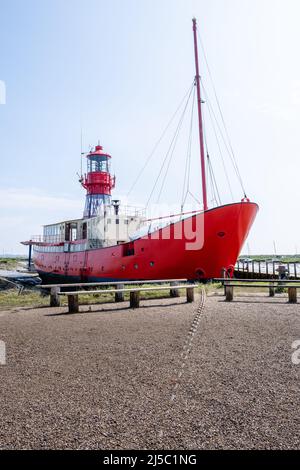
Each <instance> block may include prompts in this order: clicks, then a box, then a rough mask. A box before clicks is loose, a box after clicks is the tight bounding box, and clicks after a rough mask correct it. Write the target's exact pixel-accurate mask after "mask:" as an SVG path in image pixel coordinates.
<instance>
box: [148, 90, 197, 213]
mask: <svg viewBox="0 0 300 470" xmlns="http://www.w3.org/2000/svg"><path fill="white" fill-rule="evenodd" d="M193 85H194V83H193ZM192 91H193V87H192V88H191V89H190V93H189V96H188V98H187V101H186V104H185V106H184V109H183V112H182V114H181V117H180V119H179V123H178V125H177V128H176V130H175V134H174V136H173V138H172V141H171V144H170V146H169V148H168V151H167V153H166V156H165V158H164V160H163V163H162V165H161V167H160V170H159V173H158V176H157V178H156V180H155V183H154V185H153V187H152V190H151V193H150V196H149V198H148V201H147V204H146V208H147V207H148V205H149V203H150V200H151V198H152V195H153V193H154V190H155V188H156V186H157V184H158V181H159V178H160V176H161V174H162V171H163V169H164V167H165V164H166V162H167V160H168V158H169V155H170V158H169V163H168V166H167V169H166V172H165V176H164V178H163V182H162V186H161V189H160V192H159V197H158V200H157V202H159V198H160V195H161V192H162V189H163V186H164V183H165V179H166V176H167V173H168V169H169V167H170V163H171V160H172V156H173V153H174V150H175V147H176V143H177V139H178V135H179V132H180V129H181V126H182V122H183V119H184V116H185V112H186V109H187V106H188V103H189V101H190V98H191V94H192Z"/></svg>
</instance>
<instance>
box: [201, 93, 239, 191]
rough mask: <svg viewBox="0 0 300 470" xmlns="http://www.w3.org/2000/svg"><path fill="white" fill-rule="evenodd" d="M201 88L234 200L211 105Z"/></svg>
mask: <svg viewBox="0 0 300 470" xmlns="http://www.w3.org/2000/svg"><path fill="white" fill-rule="evenodd" d="M202 88H203V91H204V95H205V99H206V103H207V109H208V113H209V116H210V120H211V125H212V129H213V132H214V134H215V137H216V141H217V145H218V149H219V153H220V156H221V160H222V165H223V169H224V173H225V177H226V180H227V184H228V187H229V191H230V195H231V198H232V199H234V196H233V192H232V188H231V184H230V179H229V176H228V172H227V169H226V165H225V160H224V156H223V153H222V149H221V145H220V141H219V138H218V134H217V131H216V127H215V124H214V119H213V116H212V110H211V105H210V102H209V99H208V96H207V93H206V91H205V88H204V87H203V84H202Z"/></svg>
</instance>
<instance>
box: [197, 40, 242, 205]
mask: <svg viewBox="0 0 300 470" xmlns="http://www.w3.org/2000/svg"><path fill="white" fill-rule="evenodd" d="M198 38H199V42H200V45H201V49H202V52H203V57H204V60H205V63H206V67H207V70H208V74H209V77H210V80H211V84H212V88H213V92H214V96H215V100H216V103H217V106H218V110H219V113H220V116H221V120H222V123H223V127H224V130H225V134H226V137H227V141H228V144H229V148H230V152H229V154H230V156H231V159H232V164H233V167H234V169H235V171H236V174H237V177H238V180H239V183H240V185H241V187H242V190H243V193H244V196H245V197H247V196H246V190H245V187H244V183H243V180H242V177H241V173H240V171H239V167H238V164H237V160H236V157H235V152H234V150H233V146H232V143H231V139H230V137H229V132H228V129H227V126H226V122H225V118H224V114H223V112H222V108H221V105H220V101H219V98H218V95H217V91H216V87H215V84H214V80H213V77H212V73H211V70H210V67H209V64H208V60H207V56H206V53H205V49H204V45H203V42H202V39H201V36H200V34H199V32H198ZM224 143H225V142H224ZM226 147H227V146H226Z"/></svg>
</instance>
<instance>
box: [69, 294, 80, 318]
mask: <svg viewBox="0 0 300 470" xmlns="http://www.w3.org/2000/svg"><path fill="white" fill-rule="evenodd" d="M68 306H69V313H78V312H79V302H78V295H76V294H75V295H68Z"/></svg>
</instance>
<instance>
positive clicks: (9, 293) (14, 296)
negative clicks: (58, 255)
mask: <svg viewBox="0 0 300 470" xmlns="http://www.w3.org/2000/svg"><path fill="white" fill-rule="evenodd" d="M147 286H148V287H149V284H148V285H146V284H145V285H144V287H147ZM125 287H126V286H125ZM127 287H130V286H127ZM169 287H170V286H168V288H169ZM104 288H105V287H103V289H104ZM204 288H205V290H206V292H207V293H210V292H214V291H216V290H217V289H221V288H222V284H221V283H208V284H205V285H204ZM196 293H197V289H196ZM180 295H181V296H182V297H184V296H185V289H180ZM159 298H160V299H164V298H170V294H169V290H166V291H159V290H158V291H151V292H142V293H141V299H159ZM125 300H127V301H129V293H125ZM109 302H114V294H94V295H88V294H87V295H84V294H83V295H80V296H79V303H80V304H82V305H93V304H102V303H109ZM61 305H62V306H66V305H67V298H66V297H65V296H62V298H61ZM45 306H49V295H48V294H46V295H45V294H44V293H43V292H41V291H40V290H39V289H38V288H37V289H25V290H24V291H23V292H22V293H21V294H19V293H18V290H17V289H7V290H3V291H0V310H5V309H6V308H13V307H29V308H38V307H45Z"/></svg>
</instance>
